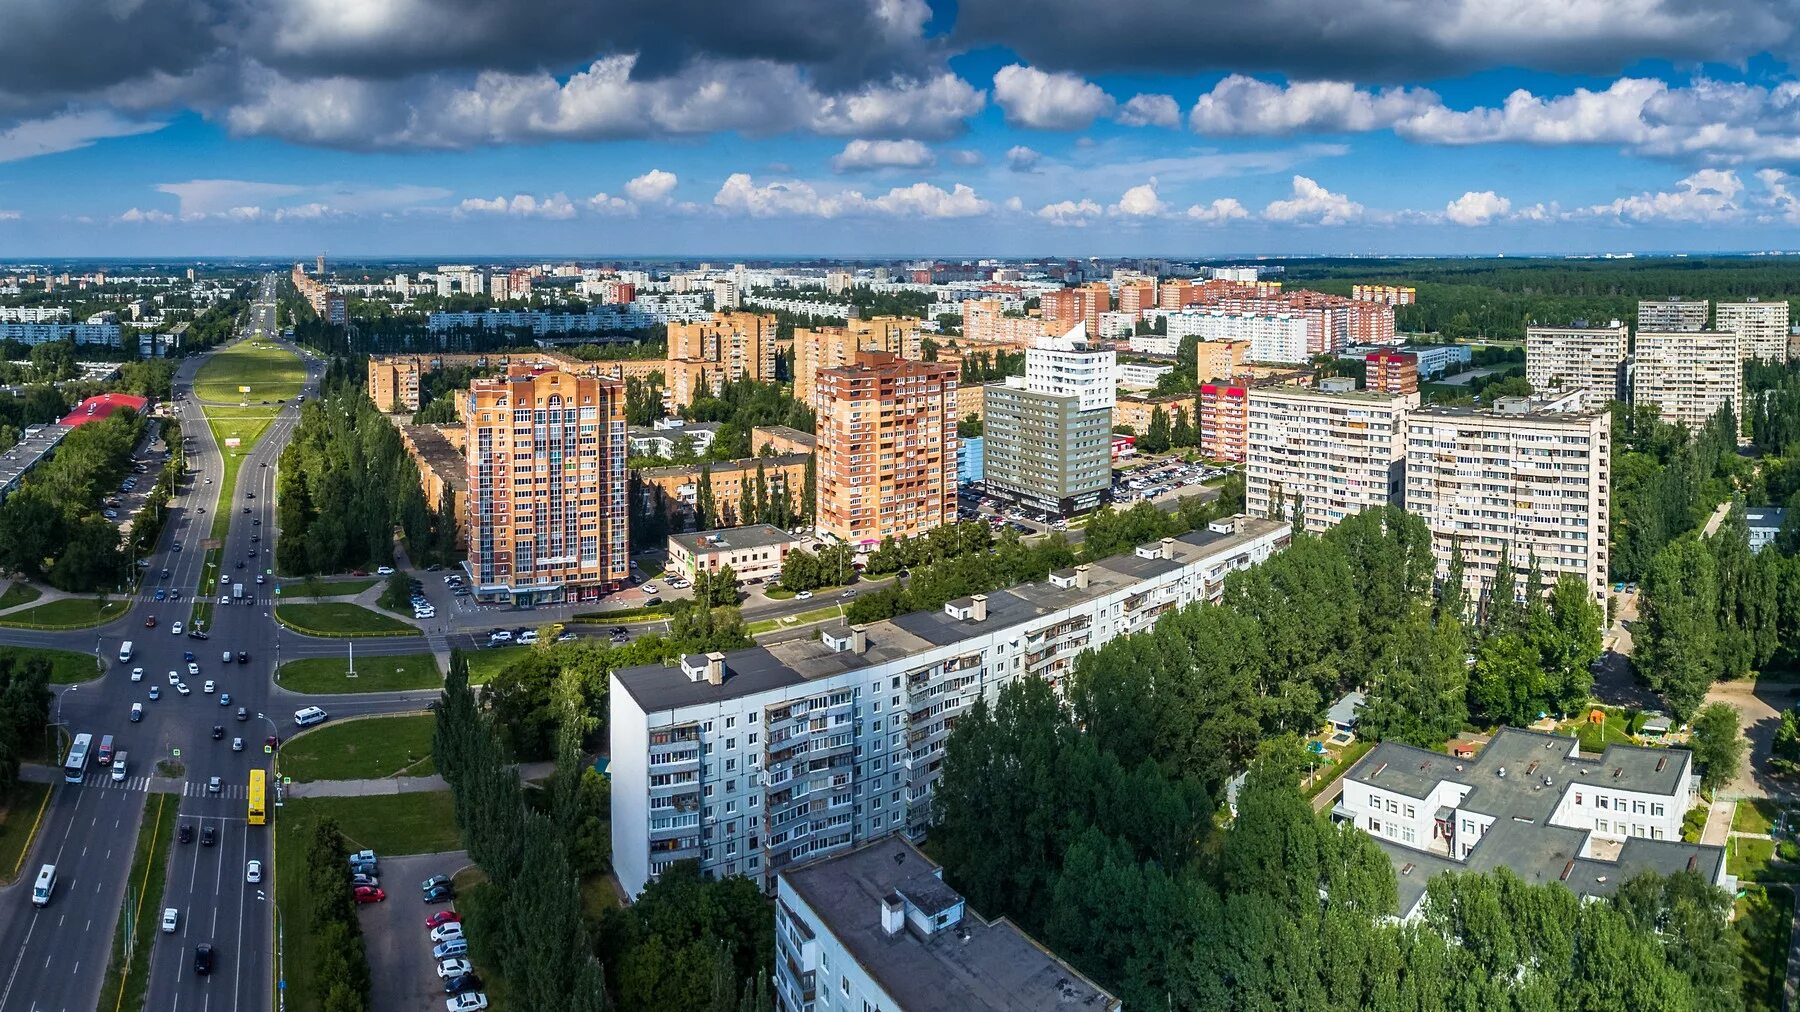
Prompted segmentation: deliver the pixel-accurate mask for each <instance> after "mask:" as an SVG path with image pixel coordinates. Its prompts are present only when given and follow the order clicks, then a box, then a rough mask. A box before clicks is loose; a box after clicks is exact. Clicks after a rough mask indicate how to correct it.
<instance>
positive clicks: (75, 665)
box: [0, 647, 100, 685]
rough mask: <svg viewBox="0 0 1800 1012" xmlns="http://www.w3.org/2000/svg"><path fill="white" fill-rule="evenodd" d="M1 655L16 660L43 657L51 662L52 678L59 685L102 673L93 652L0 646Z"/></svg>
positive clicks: (81, 680)
mask: <svg viewBox="0 0 1800 1012" xmlns="http://www.w3.org/2000/svg"><path fill="white" fill-rule="evenodd" d="M0 657H6V658H11V659H12V660H15V661H27V660H33V659H42V660H46V661H49V662H50V680H51V681H52V682H54V683H56V684H57V685H69V684H72V683H74V682H85V681H87V680H88V679H90V678H93V677H95V676H97V675H99V674H100V665H99V663H98V662H96V661H95V660H94V655H93V654H80V653H76V652H75V651H73V650H51V649H49V648H47V647H0Z"/></svg>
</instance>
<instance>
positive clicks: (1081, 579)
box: [1075, 562, 1088, 590]
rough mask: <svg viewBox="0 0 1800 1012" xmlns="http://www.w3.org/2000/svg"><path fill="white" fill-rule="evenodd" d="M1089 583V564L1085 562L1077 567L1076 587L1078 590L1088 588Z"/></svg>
mask: <svg viewBox="0 0 1800 1012" xmlns="http://www.w3.org/2000/svg"><path fill="white" fill-rule="evenodd" d="M1087 583H1088V564H1087V563H1085V562H1084V563H1082V564H1081V565H1079V566H1076V567H1075V589H1076V590H1086V589H1087Z"/></svg>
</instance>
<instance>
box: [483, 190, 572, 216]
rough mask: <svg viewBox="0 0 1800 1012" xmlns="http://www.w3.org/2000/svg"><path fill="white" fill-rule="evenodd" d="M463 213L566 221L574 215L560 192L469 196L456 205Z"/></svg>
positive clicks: (568, 202)
mask: <svg viewBox="0 0 1800 1012" xmlns="http://www.w3.org/2000/svg"><path fill="white" fill-rule="evenodd" d="M456 209H457V210H458V211H460V212H462V213H464V214H505V215H512V216H514V217H519V218H548V219H550V220H552V221H566V220H568V219H570V218H573V217H575V205H574V204H573V203H572V202H571V201H570V200H569V198H568V197H567V196H565V195H563V194H561V193H557V194H552V195H551V196H548V197H541V198H540V197H534V196H532V195H531V194H529V193H520V194H515V195H513V197H512V198H511V199H508V198H506V197H495V198H493V199H492V200H483V199H481V198H480V197H470V198H468V199H466V200H464V201H463V202H462V203H460V204H458V205H457V206H456Z"/></svg>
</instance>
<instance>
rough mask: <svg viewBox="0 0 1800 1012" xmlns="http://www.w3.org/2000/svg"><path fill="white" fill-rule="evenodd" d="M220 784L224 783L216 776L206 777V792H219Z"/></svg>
mask: <svg viewBox="0 0 1800 1012" xmlns="http://www.w3.org/2000/svg"><path fill="white" fill-rule="evenodd" d="M222 786H224V784H223V782H222V781H221V780H220V779H219V778H218V777H207V778H206V793H208V794H217V793H219V788H220V787H222Z"/></svg>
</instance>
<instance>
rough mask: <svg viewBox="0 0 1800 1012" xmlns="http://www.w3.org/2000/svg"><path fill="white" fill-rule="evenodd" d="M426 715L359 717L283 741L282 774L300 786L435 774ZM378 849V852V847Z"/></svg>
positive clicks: (431, 719) (431, 724)
mask: <svg viewBox="0 0 1800 1012" xmlns="http://www.w3.org/2000/svg"><path fill="white" fill-rule="evenodd" d="M436 726H437V718H436V717H435V716H434V715H432V714H429V713H409V714H403V715H401V716H397V717H359V718H357V719H354V720H344V721H339V722H337V723H335V724H326V725H325V726H323V727H320V728H318V729H316V730H312V731H308V732H306V733H305V734H301V735H296V736H295V737H293V738H290V739H288V740H287V741H286V742H283V743H282V746H281V775H282V776H286V777H293V778H294V779H295V780H296V781H299V782H301V783H310V782H312V781H315V780H377V779H380V778H382V777H390V776H395V775H397V774H400V773H404V774H406V775H407V776H429V775H430V774H432V773H435V772H437V768H436V766H435V765H434V764H433V762H432V758H431V734H432V730H433V729H434V728H435V727H436ZM378 849H379V848H378Z"/></svg>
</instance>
